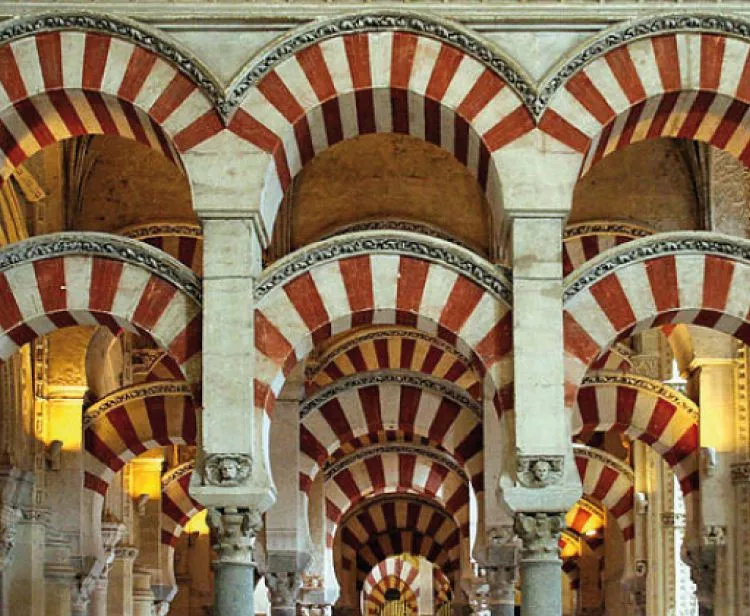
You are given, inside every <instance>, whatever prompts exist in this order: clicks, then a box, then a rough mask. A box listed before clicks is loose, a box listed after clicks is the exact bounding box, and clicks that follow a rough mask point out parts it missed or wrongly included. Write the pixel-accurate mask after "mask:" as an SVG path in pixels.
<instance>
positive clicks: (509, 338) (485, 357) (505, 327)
mask: <svg viewBox="0 0 750 616" xmlns="http://www.w3.org/2000/svg"><path fill="white" fill-rule="evenodd" d="M512 332H513V315H512V313H511V312H510V311H508V312H506V313H505V315H504V316H503V317H502V318H501V319H500V320H499V321H498V322H497V323H495V325H493V326H492V329H491V330H490V331H489V332H488V333H487V335H485V337H484V338H482V340H481V341H480V342H479V343H478V344H477V345H476V348H475V349H474V351H475V352H476V353H477V355H478V356H479V358H480V359H481V360H482V363H483V364H484V367H485V368H489V367H490V366H492V365H493V364H494V363H495V362H496V361H498V360H499V359H502V358H503V357H505V356H506V355H507V354H508V353H509V352H510V350H511V347H512V345H513V333H512Z"/></svg>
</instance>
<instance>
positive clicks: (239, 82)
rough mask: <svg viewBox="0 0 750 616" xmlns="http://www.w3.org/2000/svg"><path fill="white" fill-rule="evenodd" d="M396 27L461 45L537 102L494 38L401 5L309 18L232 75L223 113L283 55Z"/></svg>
mask: <svg viewBox="0 0 750 616" xmlns="http://www.w3.org/2000/svg"><path fill="white" fill-rule="evenodd" d="M393 31H400V32H410V33H412V34H417V35H421V36H427V37H430V38H433V39H437V40H438V41H440V42H443V43H447V44H448V45H451V46H453V47H456V48H458V49H460V50H461V51H463V52H464V53H466V54H467V55H469V56H471V57H473V58H474V59H476V60H477V61H478V62H479V63H480V64H482V65H483V66H485V67H487V68H488V69H489V70H491V71H493V72H494V73H496V74H497V75H499V76H500V77H501V78H502V79H503V80H504V81H505V82H506V83H507V84H508V86H510V88H511V89H512V90H513V91H514V92H515V93H516V95H517V96H518V98H519V99H520V100H521V101H522V102H523V103H524V104H525V105H526V106H527V107H528V108H529V109H533V108H534V102H535V100H536V90H535V88H534V86H533V85H532V82H531V80H530V78H529V77H527V76H526V74H525V73H524V72H523V71H522V69H521V68H520V67H519V66H517V65H516V64H515V62H513V61H512V60H511V59H510V58H509V57H507V55H506V54H505V53H503V52H502V51H501V50H500V49H498V48H496V47H495V46H494V45H492V43H490V42H489V41H484V40H480V39H479V38H477V37H476V35H474V34H473V33H472V32H471V31H469V30H466V29H464V28H462V27H461V26H460V25H459V24H456V23H453V22H450V21H447V20H443V19H440V18H437V17H433V16H428V15H423V14H421V13H414V12H410V11H404V10H398V9H384V10H379V11H377V12H375V11H372V9H370V10H367V11H363V12H359V13H351V14H349V15H340V16H336V17H333V18H331V19H327V20H325V21H316V22H314V23H312V24H305V25H304V26H302V27H300V28H298V29H297V30H294V31H292V32H291V33H289V35H288V36H287V37H286V38H284V40H283V41H281V42H280V43H279V42H276V41H274V42H273V43H271V44H270V45H269V46H267V47H266V48H265V49H264V50H263V51H261V52H260V53H259V54H257V57H256V58H255V59H253V61H252V62H251V63H250V64H249V65H248V66H246V67H245V68H243V69H242V70H241V71H240V73H239V74H238V75H237V77H235V79H234V80H233V81H232V84H231V85H230V86H229V88H228V89H227V95H226V99H225V100H222V101H221V102H220V109H221V112H222V115H223V116H224V117H229V116H230V115H231V113H232V112H233V111H234V109H236V108H237V107H239V106H240V105H241V104H242V101H243V100H244V98H245V95H246V94H247V92H248V91H249V90H250V89H251V88H252V87H253V86H255V85H257V84H258V82H260V81H261V80H262V79H263V77H265V76H266V75H267V74H268V73H270V72H271V71H272V70H274V69H275V68H276V67H277V66H278V65H279V64H281V63H282V62H283V61H284V60H286V59H288V58H290V57H291V56H293V55H294V54H297V53H299V52H300V51H302V50H303V49H306V48H307V47H310V46H311V45H316V44H318V43H321V42H322V41H325V40H327V39H330V38H334V37H337V36H342V35H346V34H358V33H362V32H393Z"/></svg>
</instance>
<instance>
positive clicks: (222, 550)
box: [206, 507, 263, 565]
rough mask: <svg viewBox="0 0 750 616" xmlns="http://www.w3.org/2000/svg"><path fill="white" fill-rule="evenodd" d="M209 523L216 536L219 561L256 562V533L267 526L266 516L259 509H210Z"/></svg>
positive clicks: (218, 562)
mask: <svg viewBox="0 0 750 616" xmlns="http://www.w3.org/2000/svg"><path fill="white" fill-rule="evenodd" d="M206 521H207V522H208V526H209V528H210V529H211V531H212V532H213V534H214V537H215V538H216V540H215V542H214V546H213V547H214V549H215V550H216V552H217V553H218V555H219V559H218V561H217V564H218V565H222V564H245V565H252V564H253V546H254V545H255V537H256V535H257V534H258V533H259V532H260V530H261V528H263V516H262V515H261V513H260V511H258V510H257V509H247V508H233V507H226V508H224V509H209V510H208V514H207V516H206Z"/></svg>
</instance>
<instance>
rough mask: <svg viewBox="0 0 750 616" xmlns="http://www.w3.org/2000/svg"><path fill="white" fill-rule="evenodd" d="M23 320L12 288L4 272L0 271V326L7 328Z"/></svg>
mask: <svg viewBox="0 0 750 616" xmlns="http://www.w3.org/2000/svg"><path fill="white" fill-rule="evenodd" d="M22 320H23V317H22V316H21V310H20V309H19V307H18V304H17V303H16V298H15V296H14V295H13V289H12V288H11V286H10V283H9V282H8V279H7V278H6V276H5V274H2V273H0V327H2V329H3V330H6V331H7V330H9V329H11V328H13V327H15V326H16V325H18V324H19V323H21V321H22Z"/></svg>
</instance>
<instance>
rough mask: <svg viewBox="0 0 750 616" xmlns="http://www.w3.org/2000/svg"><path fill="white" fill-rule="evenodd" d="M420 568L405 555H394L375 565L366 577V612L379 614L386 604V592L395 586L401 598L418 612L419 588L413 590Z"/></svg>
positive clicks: (364, 588)
mask: <svg viewBox="0 0 750 616" xmlns="http://www.w3.org/2000/svg"><path fill="white" fill-rule="evenodd" d="M418 576H419V568H417V567H415V566H414V565H413V564H412V563H410V562H409V561H408V560H406V559H404V558H403V557H399V556H393V557H390V558H387V559H385V560H383V561H382V562H380V563H378V564H377V565H376V566H375V567H373V569H372V571H371V572H370V573H369V574H368V575H367V578H366V579H365V583H364V587H363V588H362V597H363V599H364V603H365V614H367V615H377V614H379V613H380V610H381V609H382V607H383V605H384V604H385V592H386V590H388V589H391V588H395V589H397V590H399V591H400V592H401V599H402V601H405V602H406V603H407V604H408V605H409V606H410V608H411V609H412V610H413V611H412V613H414V614H416V613H417V596H418V593H419V589H417V590H416V591H415V590H413V587H414V585H415V582H416V581H417V577H418Z"/></svg>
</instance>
